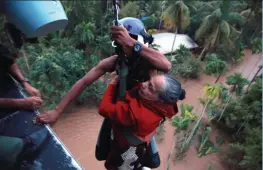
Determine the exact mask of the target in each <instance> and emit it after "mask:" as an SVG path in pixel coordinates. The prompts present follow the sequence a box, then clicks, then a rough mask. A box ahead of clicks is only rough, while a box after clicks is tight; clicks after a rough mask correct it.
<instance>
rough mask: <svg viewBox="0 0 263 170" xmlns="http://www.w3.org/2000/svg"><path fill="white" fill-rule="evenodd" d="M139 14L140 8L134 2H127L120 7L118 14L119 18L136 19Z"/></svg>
mask: <svg viewBox="0 0 263 170" xmlns="http://www.w3.org/2000/svg"><path fill="white" fill-rule="evenodd" d="M139 12H140V8H139V6H138V5H137V3H136V2H132V1H129V2H128V3H127V4H125V5H124V6H123V7H121V9H120V12H119V18H120V19H121V18H124V17H135V18H137V17H138V15H139Z"/></svg>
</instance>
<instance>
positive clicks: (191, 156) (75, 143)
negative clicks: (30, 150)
mask: <svg viewBox="0 0 263 170" xmlns="http://www.w3.org/2000/svg"><path fill="white" fill-rule="evenodd" d="M261 64H262V54H257V55H252V54H251V51H250V50H245V57H243V61H242V62H241V63H240V64H239V65H237V66H234V67H233V68H232V69H229V71H228V72H226V73H225V74H224V75H223V76H222V77H221V78H220V79H219V82H220V83H224V81H225V78H226V77H227V76H229V75H231V74H233V73H235V72H241V73H242V74H243V75H244V76H245V77H246V78H248V79H250V80H251V79H252V78H253V76H254V74H255V73H256V72H257V69H258V67H257V66H259V65H261ZM215 80H216V78H215V77H212V76H207V75H201V77H200V79H199V80H187V81H182V84H183V87H184V88H185V89H186V92H187V96H186V99H185V100H184V101H183V102H182V103H186V104H190V105H193V106H194V109H195V111H196V112H198V113H201V111H202V105H201V104H200V103H199V100H198V98H199V97H201V96H202V93H203V85H204V83H205V82H210V83H213V82H215ZM179 104H180V103H179ZM102 120H103V119H102V117H101V116H100V115H98V113H97V109H96V107H94V108H90V107H87V106H84V107H79V108H74V109H72V110H71V111H70V113H67V114H64V115H63V117H61V118H60V120H59V121H58V122H57V123H56V124H55V125H54V126H53V128H54V130H55V132H56V134H57V135H58V137H59V138H60V139H61V140H62V141H63V143H64V144H65V145H66V147H67V148H68V149H69V151H70V152H71V153H72V154H73V156H74V157H75V158H76V159H77V161H78V162H79V163H80V164H81V165H82V166H83V168H84V169H87V170H95V169H96V170H103V169H105V168H104V162H103V161H102V162H100V161H97V160H96V158H95V145H96V141H97V135H98V133H99V128H100V125H101V122H102ZM164 129H165V135H164V140H163V141H162V142H161V143H158V146H159V153H160V157H161V166H160V167H159V168H157V170H166V166H167V164H166V162H167V157H168V153H169V151H170V150H171V148H172V141H173V133H174V128H173V127H172V126H171V124H170V122H168V121H166V123H165V128H164ZM212 133H213V134H212V138H215V136H216V134H217V131H216V129H213V132H212ZM219 154H220V153H213V154H210V155H208V156H204V157H201V158H199V157H197V153H196V151H195V149H194V148H193V147H191V148H190V149H189V151H188V152H187V154H186V157H185V158H184V159H183V160H180V161H178V160H176V161H174V159H172V161H171V168H170V169H172V170H175V169H176V170H193V169H194V170H207V169H208V166H209V164H210V163H212V164H213V166H214V167H215V169H216V170H224V168H223V167H222V165H221V164H220V161H219Z"/></svg>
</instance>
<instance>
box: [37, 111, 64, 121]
mask: <svg viewBox="0 0 263 170" xmlns="http://www.w3.org/2000/svg"><path fill="white" fill-rule="evenodd" d="M59 115H60V113H59V112H58V111H57V110H56V109H54V110H50V111H47V112H42V113H40V115H38V116H37V118H36V121H37V123H46V124H53V123H55V122H56V121H57V120H58V118H59Z"/></svg>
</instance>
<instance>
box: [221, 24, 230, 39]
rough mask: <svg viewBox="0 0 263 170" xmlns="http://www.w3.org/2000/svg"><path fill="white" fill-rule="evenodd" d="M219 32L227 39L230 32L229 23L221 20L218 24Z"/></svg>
mask: <svg viewBox="0 0 263 170" xmlns="http://www.w3.org/2000/svg"><path fill="white" fill-rule="evenodd" d="M220 31H221V32H223V33H224V34H225V35H226V36H227V37H229V35H230V31H231V30H230V26H229V23H228V22H226V21H225V20H223V21H222V22H221V23H220Z"/></svg>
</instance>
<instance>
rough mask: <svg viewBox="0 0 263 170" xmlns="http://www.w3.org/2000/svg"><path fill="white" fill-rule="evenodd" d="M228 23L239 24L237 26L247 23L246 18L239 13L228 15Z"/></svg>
mask: <svg viewBox="0 0 263 170" xmlns="http://www.w3.org/2000/svg"><path fill="white" fill-rule="evenodd" d="M227 21H228V22H229V23H230V24H237V25H240V26H242V25H244V24H245V22H246V18H245V17H243V16H242V15H241V14H239V13H237V12H231V13H229V14H228V18H227Z"/></svg>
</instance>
